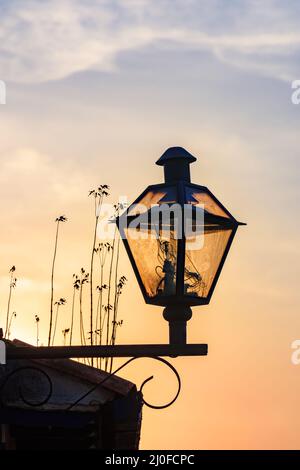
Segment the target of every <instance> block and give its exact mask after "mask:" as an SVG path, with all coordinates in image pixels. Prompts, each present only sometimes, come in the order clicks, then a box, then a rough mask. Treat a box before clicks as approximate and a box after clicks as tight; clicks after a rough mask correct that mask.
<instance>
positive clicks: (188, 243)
mask: <svg viewBox="0 0 300 470" xmlns="http://www.w3.org/2000/svg"><path fill="white" fill-rule="evenodd" d="M194 161H196V158H195V157H193V156H192V155H191V154H190V153H189V152H187V151H186V150H185V149H183V148H181V147H172V148H169V149H168V150H166V152H165V153H164V154H163V155H162V156H161V157H160V159H159V160H158V161H157V162H156V164H157V165H160V166H163V167H164V174H165V183H163V184H156V185H152V186H149V187H148V188H147V189H146V190H145V191H144V192H143V193H142V194H141V195H140V196H139V197H138V198H137V200H136V201H135V202H134V203H133V204H132V205H131V206H130V207H129V208H128V209H127V210H126V211H125V213H124V214H122V215H121V217H119V218H118V221H117V223H118V227H119V230H120V234H121V237H122V239H123V241H124V244H125V247H126V250H127V253H128V256H129V258H130V261H131V264H132V266H133V269H134V272H135V275H136V277H137V280H138V283H139V286H140V288H141V291H142V293H143V296H144V299H145V302H146V303H148V304H153V305H161V306H164V307H165V309H164V318H165V319H166V320H168V321H169V325H170V343H171V344H185V343H186V322H187V320H189V319H190V318H191V316H192V311H191V307H192V306H197V305H205V304H208V303H209V301H210V299H211V296H212V294H213V291H214V289H215V286H216V283H217V280H218V278H219V275H220V273H221V270H222V267H223V264H224V262H225V259H226V256H227V254H228V251H229V248H230V246H231V243H232V241H233V238H234V236H235V233H236V231H237V228H238V226H239V225H244V224H242V223H240V222H238V221H237V220H236V219H235V218H234V217H233V216H232V215H231V214H230V212H229V211H228V210H227V209H226V208H225V207H224V206H223V205H222V204H221V203H220V202H219V201H218V200H217V199H216V197H215V196H214V195H213V194H212V193H211V192H210V191H209V189H207V188H206V187H205V186H199V185H196V184H192V183H191V180H190V167H189V165H190V164H191V163H193V162H194Z"/></svg>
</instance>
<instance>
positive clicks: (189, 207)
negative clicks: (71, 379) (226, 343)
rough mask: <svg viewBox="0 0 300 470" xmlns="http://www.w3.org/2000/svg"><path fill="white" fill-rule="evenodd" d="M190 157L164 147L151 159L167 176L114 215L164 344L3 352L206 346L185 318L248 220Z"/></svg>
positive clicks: (111, 352)
mask: <svg viewBox="0 0 300 470" xmlns="http://www.w3.org/2000/svg"><path fill="white" fill-rule="evenodd" d="M194 161H196V158H195V157H193V156H192V155H191V154H190V153H188V152H187V151H186V150H185V149H183V148H181V147H172V148H169V149H168V150H166V152H165V153H164V154H163V155H162V156H161V157H160V159H159V160H158V161H157V162H156V163H157V165H160V166H163V167H164V174H165V182H164V183H162V184H156V185H152V186H149V187H148V188H147V189H146V190H145V191H144V192H143V193H142V194H141V195H140V196H139V197H138V198H137V200H136V201H135V202H134V203H133V204H131V205H130V206H129V207H128V209H126V211H125V212H124V213H123V214H122V215H121V216H119V217H117V219H116V223H117V226H118V228H119V231H120V234H121V237H122V239H123V241H124V244H125V247H126V250H127V253H128V256H129V259H130V261H131V264H132V267H133V269H134V272H135V275H136V277H137V280H138V283H139V286H140V288H141V291H142V293H143V296H144V299H145V302H146V303H147V304H152V305H160V306H163V307H164V312H163V316H164V318H165V319H166V320H167V321H168V322H169V344H117V345H115V344H113V345H112V344H108V345H93V346H51V347H36V348H34V347H33V348H28V347H18V348H8V350H7V359H9V360H11V359H19V358H31V359H58V358H67V357H71V358H75V357H81V358H82V357H88V358H89V357H131V358H132V359H131V360H133V359H134V358H138V357H152V358H160V359H159V360H162V359H161V357H162V356H169V357H177V356H205V355H206V354H207V344H187V342H186V324H187V321H188V320H190V318H191V317H192V310H191V307H195V306H198V305H206V304H208V303H209V302H210V299H211V297H212V294H213V291H214V289H215V286H216V283H217V281H218V278H219V275H220V273H221V270H222V267H223V265H224V262H225V259H226V257H227V254H228V251H229V249H230V246H231V243H232V241H233V238H234V236H235V233H236V231H237V228H238V226H239V225H245V224H242V223H241V222H238V221H237V220H236V219H235V218H234V217H233V216H232V215H231V214H230V212H229V211H228V210H227V209H226V208H225V207H224V206H223V205H222V204H221V203H220V202H219V201H218V200H217V198H216V197H215V196H214V195H213V194H212V193H211V192H210V191H209V189H207V188H206V187H205V186H199V185H196V184H192V183H191V180H190V164H191V163H193V162H194ZM0 340H1V329H0ZM131 360H130V361H131ZM130 361H129V362H130ZM129 362H127V363H129ZM127 363H126V364H127ZM169 366H170V367H171V368H173V366H171V365H169ZM122 367H123V366H122Z"/></svg>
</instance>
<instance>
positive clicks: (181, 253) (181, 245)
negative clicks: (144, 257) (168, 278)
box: [116, 180, 246, 307]
mask: <svg viewBox="0 0 300 470" xmlns="http://www.w3.org/2000/svg"><path fill="white" fill-rule="evenodd" d="M170 186H173V187H174V188H175V189H176V191H177V195H178V200H177V201H176V204H179V205H180V206H181V208H182V210H183V207H184V205H185V204H186V197H185V191H184V189H185V188H186V187H188V188H194V189H196V190H198V191H201V192H203V193H205V194H207V195H208V196H210V198H211V199H212V200H213V201H214V202H215V203H216V204H217V205H218V206H219V207H220V209H222V211H224V212H225V213H226V215H227V216H228V219H225V218H220V219H222V222H221V224H220V226H219V227H224V229H225V228H226V229H230V230H231V231H232V232H231V234H230V236H229V239H228V241H227V243H226V246H225V249H224V252H223V255H222V257H221V260H220V262H219V266H218V268H217V271H216V274H215V276H214V279H213V282H212V285H211V286H210V288H209V292H208V294H207V296H206V297H193V296H190V295H187V294H184V293H183V286H184V269H185V251H186V250H185V247H186V239H185V236H184V233H183V237H182V238H181V239H178V241H177V256H178V257H177V269H176V272H177V275H176V294H175V295H170V296H160V297H153V298H151V297H150V296H149V295H148V293H147V291H146V288H145V285H144V283H143V280H142V277H141V275H140V272H139V270H138V267H137V264H136V260H135V258H134V256H133V254H132V251H131V248H130V245H129V242H128V239H127V237H126V234H125V232H124V226H126V225H127V224H124V223H123V220H124V219H127V220H128V219H130V220H132V219H133V218H135V217H138V216H129V215H128V212H129V211H130V209H131V207H133V206H135V205H138V204H139V203H140V201H142V200H143V198H144V197H145V196H146V195H147V194H148V193H149V192H150V191H156V190H159V189H166V188H168V187H170ZM212 217H213V216H211V218H212ZM220 219H219V218H218V216H215V220H216V221H218V220H220ZM225 220H226V222H225ZM116 223H117V226H118V228H119V231H120V234H121V238H122V239H123V244H124V247H125V249H126V252H127V256H128V258H129V260H130V263H131V265H132V268H133V271H134V274H135V276H136V279H137V282H138V284H139V287H140V290H141V292H142V295H143V298H144V301H145V303H146V304H150V305H157V306H162V307H167V306H172V305H174V304H181V305H185V306H191V307H195V306H200V305H207V304H209V302H210V300H211V297H212V295H213V293H214V290H215V287H216V284H217V282H218V279H219V277H220V274H221V271H222V269H223V266H224V263H225V261H226V258H227V255H228V253H229V250H230V247H231V245H232V242H233V239H234V237H235V234H236V232H237V229H238V227H239V226H240V225H246V224H244V223H243V222H238V221H237V220H236V219H235V217H233V215H232V214H231V213H230V212H229V211H228V209H226V207H225V206H224V205H223V204H222V203H221V202H220V201H219V200H218V199H217V198H216V196H215V195H214V194H213V193H212V192H211V191H210V190H209V189H208V188H207V187H206V186H200V185H197V184H194V183H191V182H186V181H183V180H182V181H178V182H176V183H175V184H173V185H172V184H170V183H159V184H154V185H150V186H148V187H147V188H146V189H145V190H144V191H143V192H142V193H141V194H140V196H139V197H138V198H137V199H136V200H135V201H134V202H133V203H132V204H131V205H130V206H129V207H128V209H126V211H125V212H124V213H123V214H122V215H121V216H119V217H117V218H116ZM183 232H184V231H183Z"/></svg>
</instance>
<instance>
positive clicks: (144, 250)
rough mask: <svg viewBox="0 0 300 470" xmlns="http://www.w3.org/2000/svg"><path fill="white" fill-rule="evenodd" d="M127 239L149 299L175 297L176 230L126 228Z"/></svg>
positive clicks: (146, 227) (143, 227)
mask: <svg viewBox="0 0 300 470" xmlns="http://www.w3.org/2000/svg"><path fill="white" fill-rule="evenodd" d="M125 235H126V238H127V242H128V244H129V248H130V250H131V253H132V256H133V258H134V260H135V263H136V267H137V270H138V272H139V275H140V278H141V281H142V283H143V286H144V288H145V290H146V294H147V296H149V297H150V298H159V297H162V296H172V295H175V293H176V264H177V240H176V237H175V234H174V230H169V229H162V228H160V229H159V230H155V229H153V228H151V227H150V226H149V227H148V226H147V224H141V226H140V228H138V229H137V228H130V227H128V228H126V229H125Z"/></svg>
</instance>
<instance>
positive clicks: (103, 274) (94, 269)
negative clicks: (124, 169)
mask: <svg viewBox="0 0 300 470" xmlns="http://www.w3.org/2000/svg"><path fill="white" fill-rule="evenodd" d="M108 190H109V187H108V186H107V185H100V186H99V187H98V188H97V189H96V190H92V191H90V192H89V196H91V197H93V199H94V220H93V228H92V232H93V237H92V246H91V248H92V249H91V251H90V260H89V266H90V272H88V271H87V270H86V269H85V268H84V267H82V268H81V269H80V271H79V273H78V274H73V277H72V301H71V303H70V319H69V321H70V323H69V324H66V323H65V322H66V316H65V315H64V317H63V322H64V323H65V325H61V323H62V318H61V315H60V311H61V307H63V306H64V305H66V304H67V300H66V298H65V297H60V298H59V299H58V300H57V301H56V302H54V294H55V282H54V281H55V272H56V261H57V254H58V245H59V240H60V224H61V223H64V222H66V221H67V218H66V217H65V216H64V215H61V216H59V217H57V218H56V219H55V223H56V231H55V241H54V251H53V257H52V265H51V284H50V289H51V299H50V319H49V327H48V333H47V334H48V346H53V345H54V344H55V343H56V344H57V342H58V341H61V340H59V338H57V330H58V328H59V325H61V327H62V326H64V328H63V329H61V330H60V331H61V332H62V343H63V345H66V344H67V343H68V344H69V345H72V344H74V343H75V344H76V343H77V344H78V343H79V344H81V345H83V346H84V345H86V344H88V343H89V344H91V345H114V344H115V342H116V338H117V331H118V329H119V328H120V327H121V326H122V325H123V320H122V319H119V301H120V296H121V294H122V292H123V289H124V286H125V284H126V281H127V279H126V277H125V276H124V275H120V274H119V254H120V237H119V232H118V230H117V226H116V225H115V228H114V229H113V234H112V239H111V240H110V241H101V242H99V241H98V239H97V230H98V225H99V220H100V216H101V208H102V204H103V200H104V198H106V197H108V196H109V193H108ZM123 208H124V206H123V205H121V204H117V205H114V206H113V209H114V215H113V218H115V217H117V216H118V215H119V213H120V210H122V209H123ZM15 271H16V268H15V266H12V268H11V269H10V271H9V273H10V283H9V297H8V304H7V312H6V328H5V336H6V337H9V336H10V334H11V327H12V323H13V321H14V319H15V318H16V313H15V312H13V313H11V312H10V309H11V301H12V293H13V290H14V289H15V287H16V282H17V279H16V277H15ZM88 304H89V305H88ZM34 318H35V328H36V346H39V345H40V316H39V315H35V316H34ZM84 362H85V363H88V364H90V365H92V366H94V365H95V366H97V367H103V368H104V369H105V370H106V371H111V370H112V366H113V359H108V358H106V359H101V358H97V359H96V360H95V359H94V361H93V359H92V358H91V359H84Z"/></svg>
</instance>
